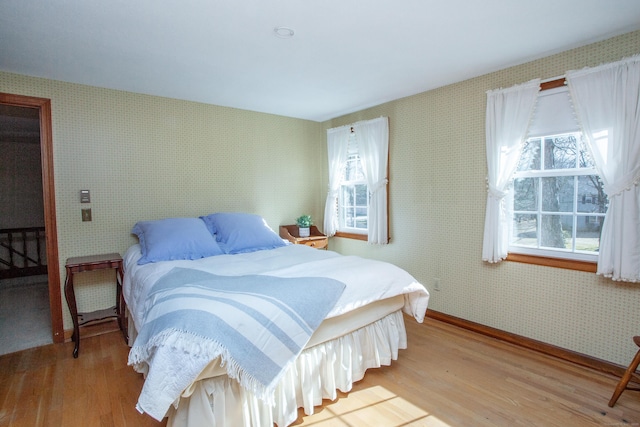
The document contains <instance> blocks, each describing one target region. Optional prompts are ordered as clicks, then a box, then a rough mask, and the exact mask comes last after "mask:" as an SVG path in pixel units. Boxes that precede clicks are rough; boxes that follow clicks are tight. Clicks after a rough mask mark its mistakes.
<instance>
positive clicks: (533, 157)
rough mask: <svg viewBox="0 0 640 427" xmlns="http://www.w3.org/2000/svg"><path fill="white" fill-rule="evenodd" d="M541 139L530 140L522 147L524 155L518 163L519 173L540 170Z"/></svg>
mask: <svg viewBox="0 0 640 427" xmlns="http://www.w3.org/2000/svg"><path fill="white" fill-rule="evenodd" d="M541 142H542V140H541V139H529V140H527V141H525V143H524V146H523V147H522V154H521V156H520V161H519V162H518V170H519V171H528V170H540V143H541Z"/></svg>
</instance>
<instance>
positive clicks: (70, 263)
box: [64, 253, 127, 358]
mask: <svg viewBox="0 0 640 427" xmlns="http://www.w3.org/2000/svg"><path fill="white" fill-rule="evenodd" d="M65 268H66V270H67V279H66V281H65V282H64V296H65V298H66V300H67V304H68V305H69V311H70V312H71V319H72V320H73V335H71V340H73V342H74V343H75V347H74V349H73V357H74V358H77V357H78V352H79V350H80V326H81V325H84V324H86V323H89V322H96V321H98V320H104V319H108V318H110V317H115V318H117V319H118V326H119V328H120V330H121V331H122V333H123V335H124V339H125V341H127V328H126V325H125V318H124V312H125V308H126V304H125V301H124V296H123V295H122V280H123V276H124V269H123V266H122V257H121V256H120V254H117V253H112V254H101V255H91V256H84V257H75V258H69V259H67V264H66V265H65ZM108 268H113V269H115V270H116V305H115V306H113V307H110V308H106V309H104V310H96V311H92V312H88V313H78V307H77V305H76V294H75V291H74V289H73V275H74V274H76V273H82V272H84V271H95V270H104V269H108Z"/></svg>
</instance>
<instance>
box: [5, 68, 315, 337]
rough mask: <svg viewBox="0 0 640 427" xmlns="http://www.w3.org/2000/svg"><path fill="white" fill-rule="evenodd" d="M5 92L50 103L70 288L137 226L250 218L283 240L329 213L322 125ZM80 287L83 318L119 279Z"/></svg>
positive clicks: (120, 97)
mask: <svg viewBox="0 0 640 427" xmlns="http://www.w3.org/2000/svg"><path fill="white" fill-rule="evenodd" d="M0 92H5V93H13V94H20V95H26V96H36V97H43V98H49V99H51V109H52V121H53V146H54V172H55V188H56V191H55V196H56V208H57V226H58V243H59V258H60V270H61V276H63V277H61V283H64V274H65V273H64V264H65V260H66V259H67V258H68V257H73V256H83V255H91V254H98V253H109V252H119V253H121V254H124V252H125V251H126V249H127V248H128V247H129V246H130V245H131V244H133V243H135V242H136V241H137V240H136V238H135V236H133V235H131V234H130V231H131V228H132V227H133V225H134V224H135V222H136V221H138V220H149V219H158V218H163V217H170V216H198V215H203V214H208V213H211V212H220V211H243V212H253V213H260V214H261V215H263V216H264V217H265V218H266V220H267V222H268V223H269V225H270V226H271V227H272V228H274V229H275V230H277V229H278V226H279V225H280V224H292V223H293V222H294V219H295V218H296V217H297V216H299V215H300V214H302V213H306V212H309V211H310V212H311V213H313V214H316V213H317V212H321V209H322V207H323V206H324V200H323V196H322V194H324V192H325V190H324V185H325V184H324V183H323V182H322V180H321V179H320V176H321V175H320V172H319V170H320V169H321V163H323V162H324V161H325V158H324V157H322V158H321V154H322V149H321V147H320V145H319V144H317V141H319V140H321V139H322V126H321V124H319V123H316V122H310V121H304V120H297V119H290V118H285V117H280V116H273V115H268V114H260V113H253V112H248V111H242V110H237V109H232V108H224V107H218V106H212V105H205V104H199V103H193V102H185V101H178V100H173V99H167V98H161V97H154V96H146V95H139V94H133V93H128V92H122V91H115V90H108V89H101V88H96V87H90V86H83V85H76V84H68V83H63V82H59V81H52V80H46V79H39V78H32V77H26V76H20V75H16V74H8V73H0ZM81 189H89V190H91V203H90V204H88V205H87V204H80V200H79V191H80V190H81ZM85 207H90V208H91V209H92V216H93V221H91V222H82V220H81V209H82V208H85ZM75 279H76V283H77V284H78V286H77V292H76V297H77V300H78V305H79V307H81V308H80V310H81V311H91V310H94V309H97V308H104V307H105V306H109V305H111V304H112V302H113V301H115V296H114V295H115V294H114V286H113V285H112V284H111V283H112V282H113V272H112V271H98V272H90V273H83V274H79V275H77V276H76V278H75ZM62 307H63V315H64V324H65V329H71V328H72V326H71V317H70V315H69V313H68V309H67V304H66V302H64V297H63V303H62Z"/></svg>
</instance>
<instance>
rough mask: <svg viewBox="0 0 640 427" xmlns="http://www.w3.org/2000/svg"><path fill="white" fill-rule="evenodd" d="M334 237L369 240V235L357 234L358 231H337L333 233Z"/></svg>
mask: <svg viewBox="0 0 640 427" xmlns="http://www.w3.org/2000/svg"><path fill="white" fill-rule="evenodd" d="M334 236H335V237H344V238H345V239H354V240H362V241H365V242H366V241H367V240H369V236H368V235H366V234H358V233H345V232H343V231H338V232H336V234H334Z"/></svg>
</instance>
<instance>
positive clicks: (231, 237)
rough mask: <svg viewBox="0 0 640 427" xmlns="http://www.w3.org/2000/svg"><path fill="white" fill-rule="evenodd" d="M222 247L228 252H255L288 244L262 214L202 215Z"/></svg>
mask: <svg viewBox="0 0 640 427" xmlns="http://www.w3.org/2000/svg"><path fill="white" fill-rule="evenodd" d="M200 218H202V220H203V221H204V222H205V224H207V228H208V229H209V231H210V232H211V233H212V234H214V235H215V236H216V240H217V241H218V243H219V244H220V247H221V248H222V249H223V250H224V251H225V252H226V253H228V254H239V253H245V252H254V251H259V250H262V249H273V248H278V247H280V246H286V242H285V241H284V240H282V239H281V238H280V236H278V235H277V234H276V233H275V232H274V231H273V230H272V229H271V228H270V227H269V226H268V225H267V223H266V221H265V220H264V219H263V218H262V217H261V216H260V215H254V214H247V213H232V212H229V213H225V212H222V213H214V214H211V215H207V216H201V217H200Z"/></svg>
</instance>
